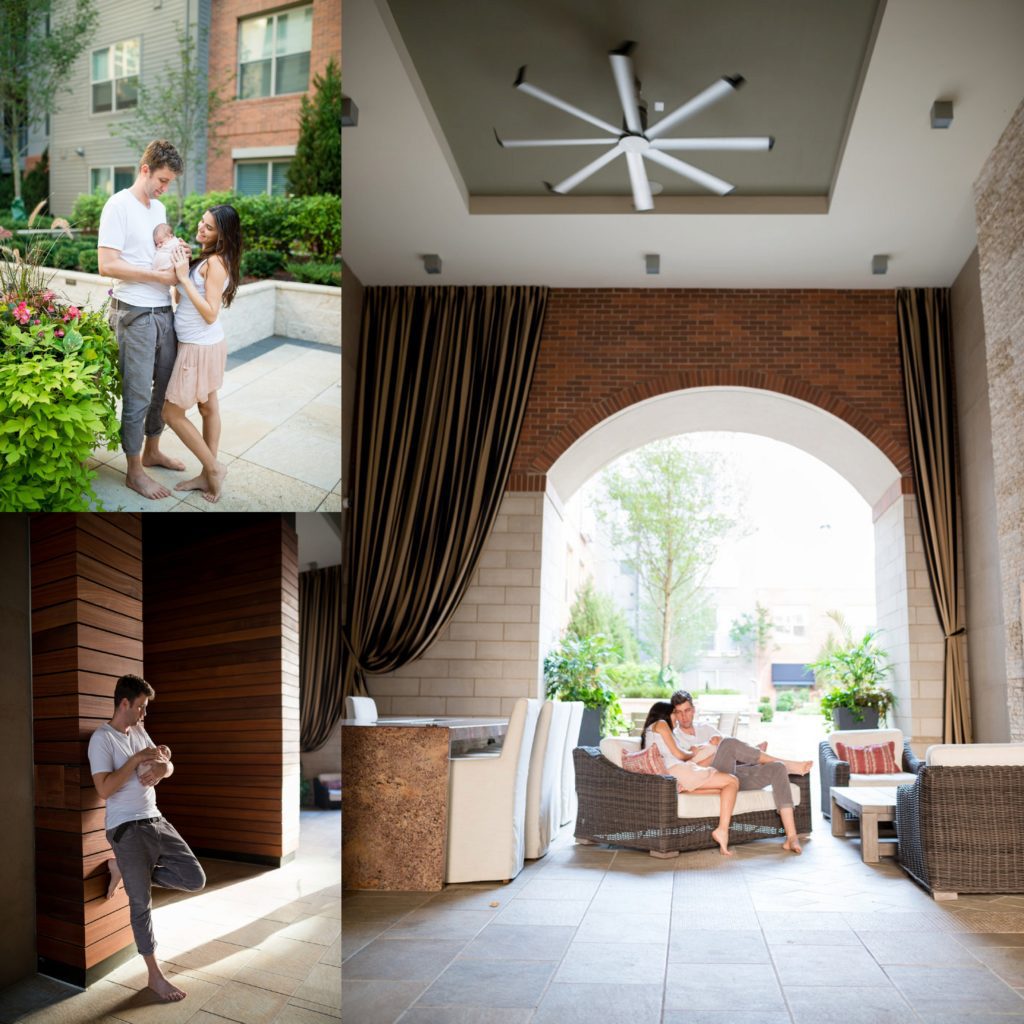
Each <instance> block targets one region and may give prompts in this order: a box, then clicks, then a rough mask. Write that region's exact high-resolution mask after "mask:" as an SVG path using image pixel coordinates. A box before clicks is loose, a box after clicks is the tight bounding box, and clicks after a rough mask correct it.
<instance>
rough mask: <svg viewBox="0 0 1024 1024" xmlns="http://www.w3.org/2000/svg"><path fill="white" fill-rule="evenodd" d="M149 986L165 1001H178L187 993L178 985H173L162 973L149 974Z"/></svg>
mask: <svg viewBox="0 0 1024 1024" xmlns="http://www.w3.org/2000/svg"><path fill="white" fill-rule="evenodd" d="M149 987H150V988H151V989H152V990H153V991H154V992H155V993H156V994H157V995H158V996H159V997H160V999H161V1000H162V1001H163V1002H165V1003H177V1002H179V1001H180V1000H182V999H184V998H185V996H186V995H187V993H186V992H183V991H182V990H181V989H180V988H178V986H177V985H172V984H171V983H170V982H169V981H168V980H167V979H166V978H165V977H164V976H163V975H162V974H159V973H158V974H153V972H152V971H151V972H150V974H149Z"/></svg>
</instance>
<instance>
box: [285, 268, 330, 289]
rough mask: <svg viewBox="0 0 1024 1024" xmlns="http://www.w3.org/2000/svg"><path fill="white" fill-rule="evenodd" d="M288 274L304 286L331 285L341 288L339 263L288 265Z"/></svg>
mask: <svg viewBox="0 0 1024 1024" xmlns="http://www.w3.org/2000/svg"><path fill="white" fill-rule="evenodd" d="M288 273H289V274H291V275H292V277H294V278H295V280H296V281H302V282H303V283H304V284H332V285H334V286H335V287H336V288H340V287H341V264H340V263H295V262H292V263H289V264H288Z"/></svg>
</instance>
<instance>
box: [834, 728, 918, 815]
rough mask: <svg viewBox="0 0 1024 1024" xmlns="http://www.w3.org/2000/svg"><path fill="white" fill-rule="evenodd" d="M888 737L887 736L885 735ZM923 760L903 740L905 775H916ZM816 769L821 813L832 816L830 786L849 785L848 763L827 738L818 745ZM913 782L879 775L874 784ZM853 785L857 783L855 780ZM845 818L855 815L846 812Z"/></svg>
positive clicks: (903, 768) (892, 784) (894, 784)
mask: <svg viewBox="0 0 1024 1024" xmlns="http://www.w3.org/2000/svg"><path fill="white" fill-rule="evenodd" d="M887 738H888V737H887ZM923 765H924V762H923V761H922V760H920V759H919V758H918V757H917V755H916V754H915V753H914V751H913V750H911V749H910V741H909V740H906V739H904V740H903V759H902V762H901V768H902V771H903V773H904V775H906V776H913V775H917V773H918V772H919V771H920V770H921V768H922V766H923ZM818 770H819V772H820V780H821V813H822V815H823V816H824V817H825V818H827V819H831V818H832V787H833V786H849V785H850V784H851V783H850V764H849V762H848V761H842V760H840V759H839V757H838V756H837V755H836V752H835V751H834V750H833V749H832V744H831V743H830V742H829V741H828V740H827V739H825V740H822V741H821V744H820V746H819V747H818ZM908 782H913V779H912V778H909V777H906V778H892V777H891V776H884V777H882V776H879V781H878V783H876V784H882V785H887V786H896V785H903V784H904V783H908ZM853 785H857V783H856V781H855V782H854V783H853ZM845 816H846V820H847V821H854V820H856V815H853V814H850V813H849V812H846V815H845Z"/></svg>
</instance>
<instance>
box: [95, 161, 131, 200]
mask: <svg viewBox="0 0 1024 1024" xmlns="http://www.w3.org/2000/svg"><path fill="white" fill-rule="evenodd" d="M134 180H135V169H134V168H132V167H90V168H89V191H90V192H95V191H96V189H102V190H103V191H104V192H106V193H107V195H108V196H110V195H113V194H114V193H115V192H120V191H121V189H123V188H130V187H131V184H132V182H133V181H134Z"/></svg>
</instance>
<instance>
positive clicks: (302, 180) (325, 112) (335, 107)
mask: <svg viewBox="0 0 1024 1024" xmlns="http://www.w3.org/2000/svg"><path fill="white" fill-rule="evenodd" d="M312 92H313V98H312V100H311V99H310V98H309V97H308V96H303V97H302V107H301V109H300V111H299V141H298V143H297V144H296V146H295V157H294V159H293V160H292V162H291V164H290V165H289V167H288V190H289V191H290V192H292V193H293V194H294V195H297V196H309V195H319V194H323V193H330V194H332V195H336V196H340V195H341V134H340V133H339V131H338V124H339V122H340V121H341V70H340V69H339V67H338V62H337V61H336V60H334V59H333V58H332V59H331V60H330V61H329V62H328V64H327V67H326V68H325V69H324V73H323V74H322V75H314V76H313V90H312Z"/></svg>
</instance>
